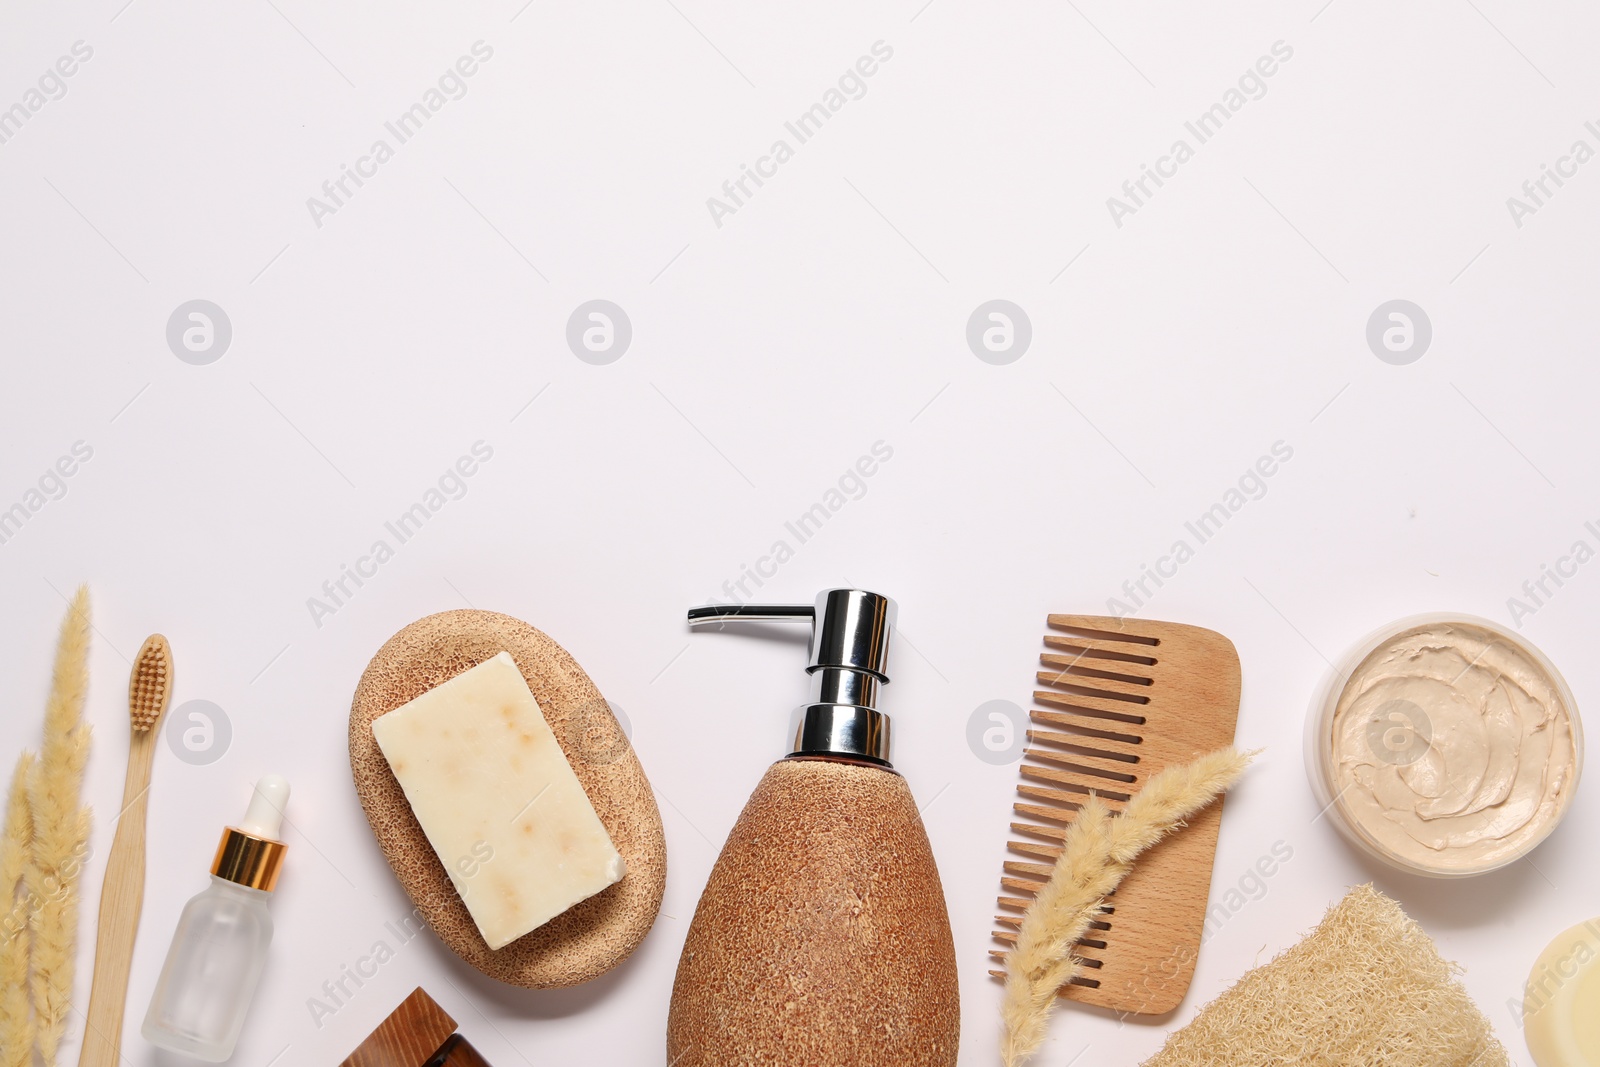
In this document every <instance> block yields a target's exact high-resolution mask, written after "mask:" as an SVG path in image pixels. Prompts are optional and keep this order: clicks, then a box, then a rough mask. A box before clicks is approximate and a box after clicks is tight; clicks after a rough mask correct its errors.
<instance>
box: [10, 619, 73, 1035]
mask: <svg viewBox="0 0 1600 1067" xmlns="http://www.w3.org/2000/svg"><path fill="white" fill-rule="evenodd" d="M88 660H89V591H88V589H86V588H83V587H80V588H79V589H78V591H77V593H76V594H75V595H74V596H73V598H72V605H71V607H70V608H69V609H68V611H67V617H66V618H65V619H64V620H62V623H61V636H60V638H59V640H58V641H57V643H56V662H55V671H54V674H53V675H52V677H51V682H50V699H49V702H48V703H47V704H46V706H45V717H44V744H43V746H42V747H41V748H40V751H39V759H38V762H36V763H35V764H34V765H33V768H32V773H30V774H29V776H28V805H29V807H30V808H31V809H32V812H33V859H32V862H31V863H30V864H29V865H28V870H27V873H26V875H25V876H24V884H25V886H26V889H27V893H28V897H29V915H28V929H29V933H30V934H31V936H32V942H33V943H32V950H33V973H32V976H31V978H30V980H29V989H30V991H31V993H32V996H33V1012H34V1026H35V1033H34V1039H35V1042H36V1044H37V1047H38V1050H39V1056H40V1058H41V1060H42V1061H43V1063H44V1067H56V1053H57V1050H58V1049H59V1048H60V1046H61V1039H62V1036H63V1035H64V1034H65V1033H66V1028H67V1017H68V1016H69V1014H70V1013H71V998H72V976H73V957H74V955H75V950H76V947H77V937H78V893H77V885H78V876H79V875H80V874H81V873H82V870H81V868H82V866H83V860H84V856H85V853H86V851H87V847H88V839H89V811H88V809H87V808H85V807H83V805H82V802H81V800H80V796H81V793H82V789H83V768H84V764H85V762H87V760H88V758H89V727H88V724H86V723H85V722H84V721H83V706H84V700H85V698H86V697H87V696H88V689H89V662H88Z"/></svg>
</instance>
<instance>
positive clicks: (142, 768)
mask: <svg viewBox="0 0 1600 1067" xmlns="http://www.w3.org/2000/svg"><path fill="white" fill-rule="evenodd" d="M155 745H156V732H155V731H153V730H146V731H143V732H140V733H135V734H134V735H133V742H132V746H131V747H130V748H129V750H128V778H127V783H126V784H125V785H124V786H123V790H122V814H121V815H119V816H118V817H117V833H116V836H115V837H113V838H112V839H111V852H110V855H108V856H107V858H106V876H105V881H104V882H103V883H102V884H101V889H100V925H99V929H98V932H97V933H96V936H95V945H94V982H93V984H92V985H91V986H90V987H89V1012H88V1015H87V1017H86V1020H85V1022H84V1027H83V1052H82V1054H81V1055H80V1056H79V1057H78V1067H118V1063H119V1062H120V1059H121V1048H122V1016H123V1011H124V1009H125V1007H126V1006H127V1000H128V971H129V969H130V968H131V967H132V966H133V941H134V937H135V935H137V934H138V932H139V912H140V909H141V908H142V906H143V904H144V828H145V809H146V807H147V804H148V801H149V795H150V765H151V762H152V761H153V760H154V758H155Z"/></svg>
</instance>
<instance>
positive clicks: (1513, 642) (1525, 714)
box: [1305, 614, 1583, 878]
mask: <svg viewBox="0 0 1600 1067" xmlns="http://www.w3.org/2000/svg"><path fill="white" fill-rule="evenodd" d="M1305 742H1306V773H1307V775H1308V777H1309V778H1310V779H1311V788H1312V792H1313V793H1314V794H1315V795H1316V798H1317V803H1318V804H1319V806H1320V808H1321V811H1322V813H1324V814H1325V815H1326V817H1327V818H1328V820H1329V821H1330V822H1332V823H1333V824H1334V826H1336V827H1337V828H1338V829H1339V831H1340V833H1341V834H1343V835H1344V837H1345V838H1346V839H1347V840H1349V841H1350V843H1351V844H1353V845H1355V846H1356V847H1357V848H1358V849H1360V850H1361V851H1363V852H1366V853H1367V854H1368V855H1370V856H1373V857H1374V858H1376V859H1379V860H1382V861H1383V862H1385V863H1388V864H1390V865H1391V866H1394V867H1396V868H1398V869H1400V870H1403V871H1407V872H1409V873H1412V874H1420V875H1425V876H1428V877H1433V878H1464V877H1469V876H1472V875H1478V874H1484V873H1487V872H1488V871H1492V870H1497V869H1499V868H1501V867H1505V866H1507V865H1508V864H1511V863H1515V862H1516V861H1517V860H1519V859H1521V858H1522V857H1524V856H1526V855H1527V854H1528V853H1529V852H1531V851H1532V850H1533V849H1534V848H1535V847H1536V846H1537V845H1538V844H1539V843H1540V842H1542V841H1543V840H1544V839H1545V838H1546V837H1548V836H1549V835H1550V833H1551V831H1553V830H1554V829H1555V828H1556V825H1557V824H1558V823H1559V822H1560V821H1561V819H1562V817H1564V816H1565V815H1566V813H1567V810H1568V809H1569V808H1570V807H1571V805H1572V798H1573V795H1574V794H1575V793H1576V791H1577V786H1578V779H1579V776H1580V773H1581V771H1582V768H1583V732H1582V725H1581V723H1580V721H1579V718H1578V710H1577V705H1576V703H1575V702H1574V701H1573V698H1572V692H1571V690H1569V689H1568V688H1567V684H1566V682H1565V681H1564V680H1563V679H1562V677H1561V674H1560V672H1559V671H1557V670H1556V668H1555V666H1554V665H1553V664H1552V663H1551V662H1550V661H1549V660H1548V659H1546V658H1545V656H1544V654H1543V653H1541V652H1540V651H1539V650H1538V649H1537V648H1535V647H1533V645H1531V644H1529V643H1528V642H1527V641H1525V640H1523V639H1522V638H1521V637H1519V636H1517V635H1516V634H1513V633H1511V632H1510V631H1508V630H1506V629H1505V628H1503V627H1501V626H1499V625H1498V624H1496V623H1493V622H1490V621H1489V620H1487V619H1482V618H1478V617H1476V616H1471V615H1455V614H1431V615H1416V616H1411V617H1409V618H1404V619H1401V620H1399V621H1397V622H1394V623H1391V624H1389V625H1388V626H1384V627H1382V628H1381V629H1379V630H1377V631H1375V632H1374V633H1372V634H1370V635H1368V636H1367V637H1366V638H1364V639H1363V640H1362V641H1361V642H1359V643H1358V644H1357V645H1356V646H1355V647H1354V648H1353V649H1352V650H1351V651H1350V653H1349V654H1348V655H1346V656H1345V658H1344V659H1343V660H1342V661H1341V662H1340V663H1339V664H1338V665H1337V666H1336V667H1335V668H1334V669H1333V671H1332V672H1331V673H1330V674H1329V676H1328V677H1327V678H1326V679H1325V680H1324V682H1323V684H1322V685H1321V687H1319V689H1318V690H1317V693H1316V695H1315V697H1314V698H1313V700H1312V704H1311V710H1310V713H1309V714H1308V715H1307V717H1306V737H1305Z"/></svg>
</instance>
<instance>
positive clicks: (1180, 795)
mask: <svg viewBox="0 0 1600 1067" xmlns="http://www.w3.org/2000/svg"><path fill="white" fill-rule="evenodd" d="M1250 756H1251V754H1246V753H1241V752H1238V751H1236V750H1235V749H1233V748H1231V747H1229V748H1222V749H1218V750H1217V751H1215V752H1208V753H1207V754H1205V755H1204V756H1201V757H1199V758H1198V759H1196V760H1194V761H1193V762H1191V763H1186V764H1183V765H1181V766H1176V767H1168V768H1167V769H1165V770H1163V771H1161V772H1159V773H1158V774H1155V775H1154V776H1152V777H1151V778H1150V780H1149V781H1148V782H1146V783H1145V785H1144V788H1143V789H1141V790H1139V792H1138V793H1137V794H1135V795H1134V797H1133V799H1132V800H1130V801H1129V802H1128V804H1127V805H1126V807H1125V808H1124V809H1123V813H1122V814H1121V815H1120V816H1115V817H1113V816H1112V814H1111V811H1110V809H1109V808H1107V807H1106V806H1105V804H1104V802H1102V801H1101V800H1100V798H1099V797H1095V796H1091V797H1090V798H1089V800H1088V802H1087V803H1085V804H1084V805H1083V807H1082V809H1081V810H1079V812H1078V814H1077V817H1076V818H1075V819H1073V821H1072V825H1071V826H1069V827H1068V828H1067V834H1066V838H1065V840H1064V841H1063V842H1062V847H1061V855H1060V856H1059V857H1057V859H1056V862H1055V867H1054V869H1053V870H1052V871H1051V872H1050V880H1049V881H1048V882H1046V883H1045V886H1044V888H1043V889H1041V890H1039V892H1038V893H1037V894H1036V895H1035V897H1034V900H1033V903H1032V904H1031V905H1029V907H1028V910H1027V912H1026V914H1024V915H1023V917H1022V926H1021V927H1020V928H1019V930H1018V931H1017V943H1016V946H1015V947H1014V948H1013V949H1012V950H1011V952H1010V953H1009V954H1007V956H1006V988H1005V1001H1004V1003H1003V1005H1002V1007H1001V1022H1002V1032H1001V1038H1000V1057H1001V1062H1003V1063H1004V1064H1005V1065H1006V1067H1016V1065H1017V1064H1020V1063H1021V1062H1023V1061H1024V1060H1025V1059H1027V1058H1028V1057H1029V1056H1031V1055H1033V1054H1034V1052H1036V1051H1037V1050H1038V1048H1039V1045H1040V1044H1041V1043H1042V1042H1043V1041H1044V1036H1045V1028H1046V1026H1047V1025H1048V1023H1049V1021H1050V1012H1051V1010H1052V1009H1053V1008H1054V1006H1055V1002H1056V995H1057V994H1058V993H1059V992H1060V991H1061V987H1062V986H1064V985H1066V984H1067V983H1068V982H1070V981H1071V980H1072V979H1073V978H1074V977H1075V976H1076V975H1077V973H1078V970H1079V968H1080V967H1081V966H1082V964H1081V963H1080V962H1079V960H1078V959H1077V957H1075V956H1074V955H1073V954H1072V949H1073V946H1074V945H1075V944H1077V942H1078V940H1079V939H1080V938H1082V937H1083V935H1084V934H1085V933H1087V932H1088V929H1089V924H1090V923H1091V922H1092V921H1093V920H1094V917H1095V916H1096V915H1097V914H1099V912H1100V908H1101V906H1102V904H1103V903H1104V901H1105V897H1106V895H1107V894H1108V893H1110V892H1111V891H1112V890H1113V889H1115V888H1116V887H1117V884H1118V883H1120V882H1121V881H1122V879H1123V878H1125V877H1126V876H1127V874H1128V870H1129V869H1130V868H1131V866H1132V864H1133V861H1134V860H1135V859H1136V858H1137V857H1138V855H1139V853H1141V852H1143V851H1144V850H1145V849H1147V848H1149V847H1150V846H1151V845H1153V844H1155V843H1156V842H1157V841H1159V840H1161V838H1162V837H1164V836H1165V835H1166V834H1168V833H1171V832H1172V831H1173V830H1175V829H1177V828H1178V827H1180V826H1182V825H1183V822H1184V820H1185V819H1187V818H1188V817H1189V816H1191V815H1193V814H1195V813H1196V812H1198V811H1200V810H1201V809H1202V808H1204V807H1205V806H1206V805H1207V804H1209V803H1211V801H1213V800H1215V799H1216V797H1217V795H1218V794H1220V793H1222V792H1224V791H1225V790H1227V788H1228V787H1229V786H1230V785H1232V784H1233V782H1234V781H1235V780H1236V779H1237V778H1238V777H1239V775H1240V774H1241V773H1243V771H1244V769H1245V766H1246V765H1247V764H1248V763H1249V762H1250Z"/></svg>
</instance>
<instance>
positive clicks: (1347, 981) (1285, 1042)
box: [1145, 885, 1509, 1067]
mask: <svg viewBox="0 0 1600 1067" xmlns="http://www.w3.org/2000/svg"><path fill="white" fill-rule="evenodd" d="M1457 971H1458V968H1456V967H1455V966H1454V965H1452V964H1450V963H1447V962H1445V960H1443V959H1442V958H1440V956H1439V953H1438V950H1437V949H1435V948H1434V945H1433V942H1432V941H1431V940H1430V939H1429V938H1428V935H1427V934H1425V933H1423V932H1422V928H1421V927H1420V926H1418V925H1417V924H1416V923H1415V922H1413V921H1412V920H1411V919H1410V917H1408V916H1407V915H1406V913H1405V912H1404V911H1402V910H1401V909H1400V905H1398V904H1396V903H1395V902H1394V901H1392V900H1390V899H1389V898H1388V897H1386V896H1384V895H1383V894H1382V893H1379V892H1378V891H1377V890H1375V889H1373V888H1372V886H1370V885H1363V886H1356V887H1355V888H1354V889H1352V890H1350V892H1349V893H1348V894H1347V895H1346V896H1345V898H1344V900H1342V901H1340V902H1339V903H1338V904H1337V905H1335V906H1334V907H1332V908H1330V909H1328V914H1327V915H1326V916H1325V917H1324V918H1323V920H1322V922H1321V923H1320V924H1319V925H1318V926H1317V928H1316V929H1315V930H1313V931H1311V933H1310V934H1308V935H1307V936H1306V937H1305V939H1304V940H1302V941H1301V942H1300V943H1299V944H1297V945H1295V946H1294V947H1293V948H1290V949H1289V950H1288V951H1287V952H1284V953H1283V954H1282V955H1280V956H1278V957H1277V958H1276V959H1274V960H1273V961H1272V962H1271V963H1268V964H1266V965H1265V966H1262V967H1257V968H1256V969H1255V970H1253V971H1251V972H1249V973H1248V974H1246V975H1245V976H1244V977H1243V978H1241V979H1239V981H1238V982H1237V983H1236V984H1235V985H1234V986H1233V988H1232V989H1229V990H1228V991H1227V992H1225V993H1223V994H1222V996H1220V997H1218V998H1217V999H1216V1000H1214V1001H1212V1002H1211V1003H1210V1004H1208V1005H1206V1007H1205V1008H1203V1009H1201V1011H1200V1013H1199V1014H1198V1015H1196V1016H1195V1018H1194V1020H1193V1021H1192V1022H1190V1023H1189V1025H1188V1026H1185V1027H1184V1028H1183V1029H1181V1030H1179V1031H1177V1032H1176V1033H1174V1034H1172V1035H1171V1036H1170V1037H1169V1038H1167V1043H1166V1045H1165V1046H1164V1047H1163V1048H1162V1050H1161V1051H1160V1052H1159V1053H1157V1054H1156V1055H1155V1056H1154V1057H1152V1058H1151V1059H1149V1060H1147V1061H1145V1067H1213V1065H1215V1064H1223V1063H1225V1064H1228V1065H1229V1067H1257V1065H1260V1067H1267V1065H1269V1064H1272V1065H1276V1064H1296V1065H1298V1067H1353V1065H1358V1064H1359V1065H1362V1067H1505V1065H1506V1064H1508V1063H1509V1061H1508V1060H1507V1058H1506V1050H1505V1048H1504V1047H1502V1046H1501V1044H1500V1042H1499V1041H1497V1040H1495V1037H1494V1034H1493V1033H1492V1032H1491V1031H1490V1029H1489V1021H1488V1020H1487V1019H1485V1018H1484V1017H1483V1013H1482V1012H1480V1011H1479V1010H1478V1007H1477V1005H1476V1004H1474V1003H1473V1002H1472V998H1471V997H1469V996H1468V995H1467V991H1466V990H1465V989H1463V988H1462V986H1461V983H1460V982H1459V981H1458V980H1457V979H1456V977H1455V976H1456V973H1457Z"/></svg>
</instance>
